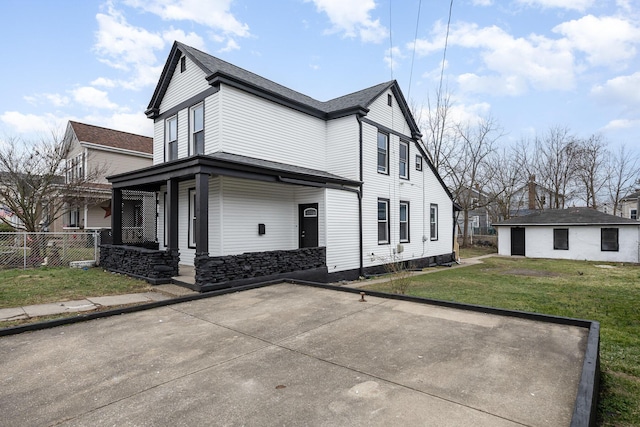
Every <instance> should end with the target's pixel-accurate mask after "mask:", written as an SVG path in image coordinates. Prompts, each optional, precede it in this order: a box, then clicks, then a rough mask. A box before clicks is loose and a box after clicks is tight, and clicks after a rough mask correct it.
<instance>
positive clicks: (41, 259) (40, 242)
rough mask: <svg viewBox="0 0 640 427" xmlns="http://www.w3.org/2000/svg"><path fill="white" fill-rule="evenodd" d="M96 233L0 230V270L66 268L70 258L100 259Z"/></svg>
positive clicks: (98, 240)
mask: <svg viewBox="0 0 640 427" xmlns="http://www.w3.org/2000/svg"><path fill="white" fill-rule="evenodd" d="M99 250H100V233H99V232H98V231H79V232H65V233H26V232H11V233H10V232H5V233H0V269H7V268H22V269H26V268H35V267H44V266H51V267H60V266H65V267H68V266H69V263H70V262H71V261H96V262H97V260H99V259H100V254H99Z"/></svg>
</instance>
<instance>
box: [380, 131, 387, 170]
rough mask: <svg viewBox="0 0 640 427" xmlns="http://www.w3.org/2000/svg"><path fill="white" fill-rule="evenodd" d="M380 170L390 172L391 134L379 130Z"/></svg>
mask: <svg viewBox="0 0 640 427" xmlns="http://www.w3.org/2000/svg"><path fill="white" fill-rule="evenodd" d="M378 172H380V173H386V174H388V173H389V135H387V134H386V133H382V132H378Z"/></svg>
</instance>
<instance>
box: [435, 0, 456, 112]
mask: <svg viewBox="0 0 640 427" xmlns="http://www.w3.org/2000/svg"><path fill="white" fill-rule="evenodd" d="M452 10H453V0H451V3H449V19H448V20H447V34H446V36H445V39H444V51H443V52H442V67H441V68H440V86H439V87H438V99H440V94H442V80H443V78H444V64H445V62H446V61H447V46H448V45H449V29H450V28H451V12H452ZM438 107H439V105H438Z"/></svg>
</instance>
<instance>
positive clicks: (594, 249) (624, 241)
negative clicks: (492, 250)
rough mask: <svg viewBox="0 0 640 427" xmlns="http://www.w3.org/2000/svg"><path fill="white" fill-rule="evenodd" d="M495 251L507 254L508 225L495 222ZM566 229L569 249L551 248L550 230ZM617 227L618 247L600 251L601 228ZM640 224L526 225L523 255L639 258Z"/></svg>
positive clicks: (592, 258) (616, 260) (621, 260)
mask: <svg viewBox="0 0 640 427" xmlns="http://www.w3.org/2000/svg"><path fill="white" fill-rule="evenodd" d="M496 228H497V230H498V253H499V254H500V255H507V256H509V255H511V227H509V226H498V227H496ZM555 228H568V229H569V249H568V250H557V249H553V230H554V229H555ZM602 228H618V230H619V231H618V243H619V250H618V251H617V252H613V251H601V250H600V243H601V242H600V240H601V234H600V233H601V231H600V230H601V229H602ZM639 239H640V227H639V226H637V225H611V226H608V225H603V226H569V227H567V226H560V225H559V226H529V227H525V255H526V256H527V257H528V258H529V257H530V258H554V259H574V260H588V261H608V262H634V263H637V262H639V254H638V251H639V250H640V246H639V241H640V240H639Z"/></svg>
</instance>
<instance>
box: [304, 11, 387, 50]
mask: <svg viewBox="0 0 640 427" xmlns="http://www.w3.org/2000/svg"><path fill="white" fill-rule="evenodd" d="M306 1H312V2H313V3H314V4H315V6H316V9H317V10H318V12H324V13H326V14H327V16H328V17H329V20H330V21H331V24H332V25H333V27H332V28H331V29H330V30H328V31H327V33H329V34H332V33H344V36H345V37H351V38H353V37H359V38H360V39H361V40H362V41H363V42H372V43H379V42H381V41H382V40H384V39H385V38H387V37H388V36H389V31H388V30H387V28H386V27H384V26H383V25H382V24H380V20H379V19H376V20H373V19H372V18H371V11H372V10H373V9H375V7H376V3H375V1H374V0H306Z"/></svg>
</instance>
